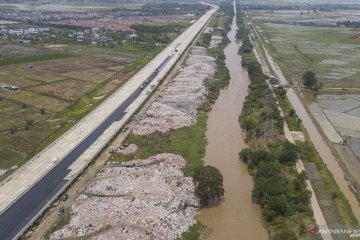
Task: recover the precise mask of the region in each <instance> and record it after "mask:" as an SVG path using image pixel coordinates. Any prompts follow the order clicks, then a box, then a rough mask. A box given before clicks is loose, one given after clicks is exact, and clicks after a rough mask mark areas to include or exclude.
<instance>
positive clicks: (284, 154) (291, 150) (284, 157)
mask: <svg viewBox="0 0 360 240" xmlns="http://www.w3.org/2000/svg"><path fill="white" fill-rule="evenodd" d="M297 157H298V153H297V149H296V145H295V144H292V143H291V142H289V141H288V140H285V141H284V143H283V146H282V149H281V152H280V155H279V161H280V162H282V163H287V162H293V161H295V160H296V158H297Z"/></svg>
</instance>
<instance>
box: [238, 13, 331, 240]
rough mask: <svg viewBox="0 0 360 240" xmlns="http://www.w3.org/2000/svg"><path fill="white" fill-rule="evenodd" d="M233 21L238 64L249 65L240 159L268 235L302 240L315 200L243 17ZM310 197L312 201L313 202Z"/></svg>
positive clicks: (311, 223) (310, 220)
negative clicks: (244, 143) (251, 179)
mask: <svg viewBox="0 0 360 240" xmlns="http://www.w3.org/2000/svg"><path fill="white" fill-rule="evenodd" d="M237 20H238V23H239V25H240V27H239V34H238V36H239V37H240V38H241V39H242V41H243V45H242V47H241V48H240V51H239V54H241V55H242V56H243V59H244V61H243V63H242V64H243V65H244V66H245V67H246V68H247V69H248V72H249V75H250V80H251V84H250V86H249V95H248V97H247V98H246V101H245V103H244V110H243V111H242V113H241V115H240V118H239V120H240V125H241V127H242V128H243V129H244V130H245V131H246V135H247V138H246V140H247V142H248V144H249V148H246V149H243V150H242V151H241V152H240V158H241V160H242V161H243V162H245V163H247V165H248V168H249V172H251V173H252V174H253V176H254V181H255V186H254V190H253V199H254V200H255V201H256V202H258V203H259V204H260V206H261V208H262V215H263V218H264V221H265V222H266V226H267V229H269V233H270V237H271V238H272V239H305V238H306V237H307V236H306V232H307V228H308V226H310V225H314V224H315V220H314V219H313V211H312V208H311V207H310V203H311V206H312V207H316V204H317V202H316V199H311V195H312V194H311V191H312V189H311V186H308V187H307V185H306V179H307V176H306V173H305V172H304V171H303V168H301V167H300V166H301V165H302V164H301V160H298V153H297V149H296V146H295V145H294V144H293V142H294V141H293V138H292V137H291V135H290V134H289V133H288V132H289V131H288V129H287V124H285V123H284V118H283V114H282V111H281V108H280V106H279V105H278V103H277V100H276V96H275V95H274V93H273V90H272V88H271V87H269V86H268V84H267V82H266V76H265V75H264V73H263V70H262V68H261V65H260V64H259V62H258V59H257V58H256V57H255V54H254V52H253V45H252V43H251V41H250V39H249V36H248V32H247V29H246V27H245V22H244V18H243V15H242V14H241V15H240V16H239V17H238V19H237ZM314 200H315V203H316V204H313V202H314ZM314 210H317V209H314ZM319 211H320V210H319ZM314 212H315V211H314ZM316 213H317V211H316ZM318 214H321V211H320V212H319V213H317V215H318ZM317 215H315V218H316V219H318V217H317ZM321 216H322V214H321ZM323 222H324V223H325V221H323ZM319 224H320V222H319ZM325 224H326V223H325ZM326 239H331V236H330V238H326Z"/></svg>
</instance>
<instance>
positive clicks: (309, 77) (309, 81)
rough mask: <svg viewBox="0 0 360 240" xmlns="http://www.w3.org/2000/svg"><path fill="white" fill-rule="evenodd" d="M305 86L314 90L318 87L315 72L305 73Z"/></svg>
mask: <svg viewBox="0 0 360 240" xmlns="http://www.w3.org/2000/svg"><path fill="white" fill-rule="evenodd" d="M303 84H304V86H305V87H307V88H314V87H316V86H317V78H316V75H315V73H314V72H313V71H306V72H305V73H304V75H303Z"/></svg>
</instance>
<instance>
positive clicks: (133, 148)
mask: <svg viewBox="0 0 360 240" xmlns="http://www.w3.org/2000/svg"><path fill="white" fill-rule="evenodd" d="M137 150H138V147H137V146H136V145H135V144H129V145H127V146H124V145H122V146H120V147H119V148H118V149H117V150H116V152H118V153H122V154H125V155H127V154H131V153H135V152H136V151H137Z"/></svg>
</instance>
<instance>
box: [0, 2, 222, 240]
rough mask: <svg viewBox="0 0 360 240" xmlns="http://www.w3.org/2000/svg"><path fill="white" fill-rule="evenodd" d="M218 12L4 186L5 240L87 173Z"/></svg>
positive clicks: (0, 218) (0, 198)
mask: <svg viewBox="0 0 360 240" xmlns="http://www.w3.org/2000/svg"><path fill="white" fill-rule="evenodd" d="M216 10H217V8H216V7H214V8H213V9H211V10H210V11H208V12H207V13H206V14H205V15H204V16H202V17H201V18H200V19H199V20H198V21H196V22H195V23H194V24H193V25H192V26H190V27H189V28H188V29H187V30H186V31H185V32H184V33H182V34H181V35H180V36H179V37H178V38H177V39H176V40H175V41H174V42H173V43H171V44H170V45H169V46H168V47H167V48H166V49H164V50H163V51H162V52H161V53H160V54H159V55H158V56H156V57H155V58H154V59H153V60H152V61H150V62H149V63H148V64H147V65H146V66H145V67H144V68H143V69H142V70H140V71H139V72H138V73H137V74H136V75H134V77H133V78H131V79H130V80H129V81H128V82H127V83H126V84H125V85H124V86H123V87H122V88H120V89H119V90H118V91H117V92H115V93H114V94H113V95H112V96H110V97H109V98H108V99H107V100H105V101H104V102H103V103H102V104H101V105H100V106H99V107H97V108H96V109H94V110H93V111H92V112H91V113H89V114H88V116H86V117H85V118H84V119H83V120H81V121H80V122H79V123H78V124H76V125H75V126H74V127H73V128H71V129H70V130H69V131H68V132H66V133H65V134H64V135H63V136H61V137H60V138H59V139H58V140H57V141H55V142H54V143H52V144H51V145H50V146H49V147H47V148H46V149H44V150H43V151H42V152H41V153H39V154H38V155H37V156H35V157H34V158H33V159H31V160H29V162H28V163H27V164H25V165H24V166H22V167H21V168H19V169H18V170H17V171H16V172H15V173H13V174H12V175H10V176H9V177H8V178H7V179H5V180H4V181H3V182H2V183H1V184H0V214H1V215H0V239H1V240H12V239H17V238H18V237H20V236H21V234H22V233H23V232H24V231H25V230H26V229H27V228H28V227H29V226H31V224H32V223H33V221H34V220H35V219H36V218H37V217H38V216H39V215H40V214H41V213H42V212H43V211H44V210H45V209H46V208H47V207H49V205H50V203H51V202H52V201H53V200H54V199H55V198H56V197H57V196H58V195H59V194H60V193H61V191H62V190H64V188H65V187H66V186H68V185H69V184H70V183H71V181H72V180H74V179H75V178H76V176H78V175H79V174H80V173H81V172H82V171H83V169H84V168H85V167H86V166H87V165H88V164H89V163H90V162H91V160H93V159H94V158H95V157H96V155H97V154H98V153H99V151H101V149H103V148H104V147H105V146H106V144H107V143H108V142H109V141H110V140H111V139H112V138H113V137H114V135H115V134H116V133H117V132H118V131H119V130H120V129H121V128H122V127H123V125H124V124H125V123H126V121H127V120H128V119H130V117H131V116H132V115H133V114H134V113H135V112H136V110H137V109H138V108H139V107H140V106H141V105H142V104H143V103H144V101H146V99H147V97H148V95H149V92H151V91H153V90H154V87H155V86H157V84H159V82H160V80H161V79H162V78H163V77H164V76H165V75H166V74H167V72H168V71H169V70H170V69H171V67H172V66H173V65H174V64H175V63H176V61H177V60H178V58H179V57H180V55H181V54H182V53H183V52H184V51H185V50H186V48H187V47H188V46H189V45H190V44H191V42H192V40H193V39H194V38H195V37H196V35H197V34H198V33H199V32H200V31H201V29H202V28H203V27H204V26H205V25H206V23H207V22H208V20H209V19H210V17H211V16H212V14H213V13H214V12H215V11H216ZM175 49H176V50H175ZM145 80H148V81H145Z"/></svg>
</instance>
